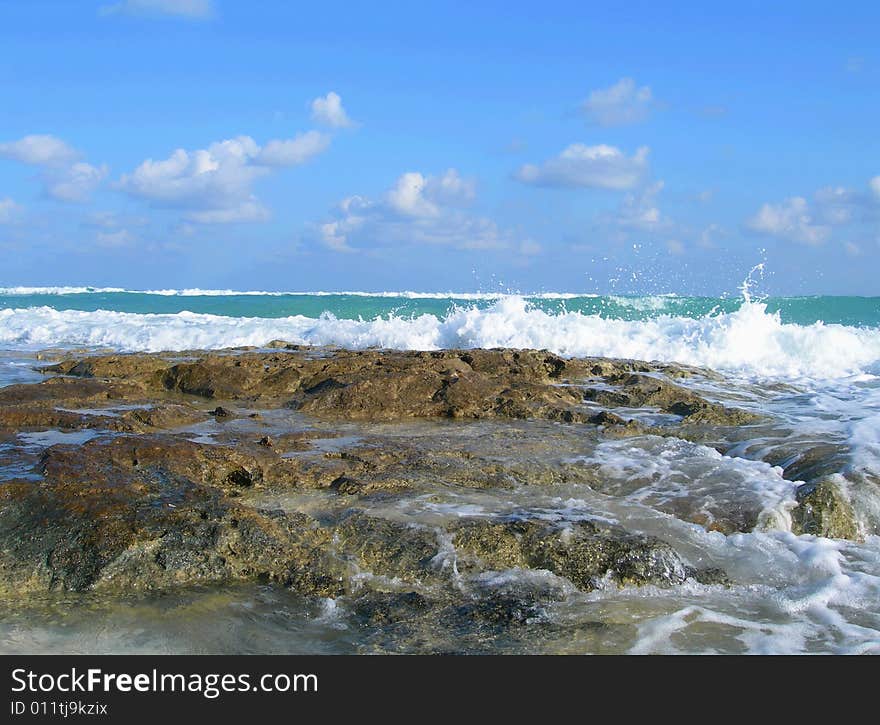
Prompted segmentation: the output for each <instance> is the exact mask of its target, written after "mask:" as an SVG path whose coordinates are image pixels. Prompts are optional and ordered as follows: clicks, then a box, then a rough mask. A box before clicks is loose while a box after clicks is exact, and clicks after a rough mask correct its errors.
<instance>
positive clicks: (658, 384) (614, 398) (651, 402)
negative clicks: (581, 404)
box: [584, 374, 761, 426]
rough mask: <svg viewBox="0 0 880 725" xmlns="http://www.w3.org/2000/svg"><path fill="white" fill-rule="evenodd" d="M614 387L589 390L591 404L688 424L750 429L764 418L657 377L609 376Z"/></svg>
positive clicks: (609, 380)
mask: <svg viewBox="0 0 880 725" xmlns="http://www.w3.org/2000/svg"><path fill="white" fill-rule="evenodd" d="M608 382H609V383H611V384H612V385H613V387H611V388H609V387H601V388H588V389H587V390H586V392H585V394H584V397H585V398H586V399H587V400H590V401H593V402H595V403H598V404H599V405H603V406H606V407H613V408H645V407H648V408H657V409H659V410H662V411H665V412H667V413H673V414H675V415H680V416H681V417H682V418H683V419H684V422H685V423H688V424H703V425H730V426H733V425H746V424H749V423H754V422H756V421H758V420H760V419H761V418H760V416H757V415H754V414H753V413H749V412H748V411H745V410H740V409H738V408H728V407H725V406H723V405H719V404H717V403H711V402H709V401H707V400H705V399H703V398H701V397H700V396H699V395H697V394H696V393H693V392H691V391H690V390H687V389H686V388H683V387H681V386H679V385H675V384H674V383H670V382H669V381H667V380H663V379H662V378H659V377H656V376H654V375H644V374H631V375H624V376H616V375H611V376H608Z"/></svg>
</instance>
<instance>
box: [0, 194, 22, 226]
mask: <svg viewBox="0 0 880 725" xmlns="http://www.w3.org/2000/svg"><path fill="white" fill-rule="evenodd" d="M20 211H21V207H20V206H19V205H18V204H16V203H15V202H14V201H12V199H10V198H9V197H6V198H5V199H0V224H9V223H10V222H11V221H13V220H14V219H15V217H16V216H18V214H19V212H20Z"/></svg>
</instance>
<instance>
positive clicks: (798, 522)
mask: <svg viewBox="0 0 880 725" xmlns="http://www.w3.org/2000/svg"><path fill="white" fill-rule="evenodd" d="M795 497H796V498H797V501H798V505H797V507H796V508H795V509H794V510H793V511H792V512H791V518H792V531H794V533H796V534H814V535H815V536H826V537H828V538H831V539H851V540H859V539H860V538H861V537H860V534H859V527H858V523H857V522H856V517H855V512H854V511H853V508H852V505H851V504H850V502H849V499H848V498H847V496H846V494H845V493H844V491H843V489H842V488H841V487H840V485H838V484H837V483H835V482H834V481H832V480H829V479H824V480H822V481H819V482H817V483H805V484H803V485H801V486H798V488H797V490H796V491H795Z"/></svg>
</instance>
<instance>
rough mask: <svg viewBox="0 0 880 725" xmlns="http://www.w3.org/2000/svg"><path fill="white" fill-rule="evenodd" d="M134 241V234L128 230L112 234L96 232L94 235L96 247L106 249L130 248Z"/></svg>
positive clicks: (119, 230) (118, 230)
mask: <svg viewBox="0 0 880 725" xmlns="http://www.w3.org/2000/svg"><path fill="white" fill-rule="evenodd" d="M135 241H136V239H135V236H134V234H132V233H131V232H130V231H128V229H117V230H116V231H112V232H98V233H97V234H95V242H96V243H97V245H98V246H99V247H104V248H106V249H120V248H122V247H130V246H132V245H133V244H134V243H135Z"/></svg>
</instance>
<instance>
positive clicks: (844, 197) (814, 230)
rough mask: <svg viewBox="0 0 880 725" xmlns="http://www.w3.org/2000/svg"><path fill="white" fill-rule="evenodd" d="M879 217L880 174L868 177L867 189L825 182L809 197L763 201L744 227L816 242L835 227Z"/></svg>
mask: <svg viewBox="0 0 880 725" xmlns="http://www.w3.org/2000/svg"><path fill="white" fill-rule="evenodd" d="M878 218H880V177H874V178H873V179H870V180H869V181H868V191H867V192H865V191H864V190H862V191H858V190H853V189H847V188H846V187H842V186H826V187H824V188H822V189H819V190H818V191H817V192H816V193H815V194H813V197H812V201H807V199H805V198H804V197H800V196H795V197H791V198H789V199H786V200H785V201H783V202H782V203H780V204H764V205H763V206H762V207H761V209H760V210H759V211H758V213H757V214H755V215H754V216H753V217H751V218H750V219H748V220H746V227H747V228H749V229H751V230H752V231H756V232H761V233H764V234H769V235H771V236H774V237H777V238H778V239H784V240H787V241H792V242H800V243H802V244H810V245H813V246H818V245H820V244H823V243H825V242H826V241H828V239H829V238H830V237H831V234H832V232H833V231H834V229H837V228H843V227H848V228H850V229H851V230H852V229H859V228H861V229H862V230H863V231H864V229H865V226H866V225H868V227H870V225H873V224H876V222H877V220H878Z"/></svg>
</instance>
